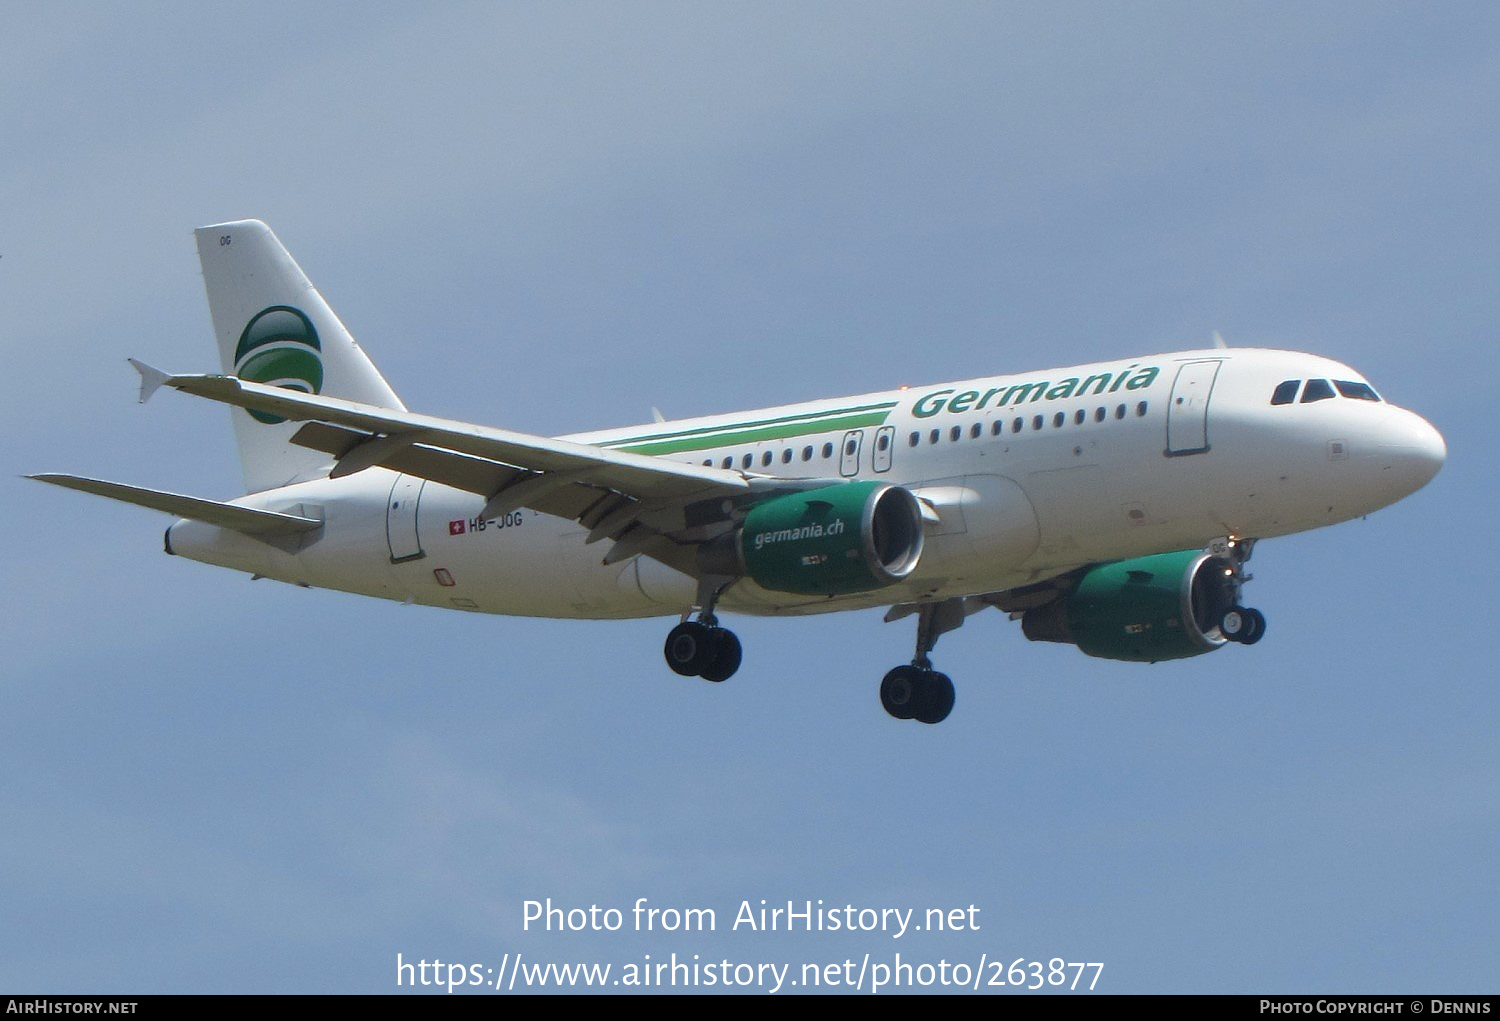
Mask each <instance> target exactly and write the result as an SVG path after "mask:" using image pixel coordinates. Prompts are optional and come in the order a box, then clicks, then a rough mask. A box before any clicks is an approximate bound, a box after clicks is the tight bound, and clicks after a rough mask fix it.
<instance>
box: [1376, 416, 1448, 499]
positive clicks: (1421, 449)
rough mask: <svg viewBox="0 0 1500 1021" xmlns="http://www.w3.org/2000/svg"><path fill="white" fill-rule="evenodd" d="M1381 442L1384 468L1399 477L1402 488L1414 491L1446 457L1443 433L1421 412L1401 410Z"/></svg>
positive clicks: (1433, 474) (1427, 481)
mask: <svg viewBox="0 0 1500 1021" xmlns="http://www.w3.org/2000/svg"><path fill="white" fill-rule="evenodd" d="M1393 425H1394V426H1395V428H1393V429H1392V430H1391V432H1390V433H1389V434H1388V435H1387V436H1386V437H1385V442H1384V443H1382V444H1381V448H1382V453H1383V454H1384V460H1385V461H1386V462H1387V471H1388V472H1390V473H1391V474H1392V475H1393V476H1395V477H1396V478H1398V479H1399V480H1400V485H1401V488H1402V489H1403V490H1404V491H1405V492H1407V493H1415V492H1416V491H1417V490H1419V489H1421V488H1422V487H1423V486H1425V485H1427V483H1429V482H1431V481H1432V479H1433V476H1435V475H1437V473H1438V470H1439V469H1440V468H1442V467H1443V462H1444V461H1446V460H1447V459H1448V445H1447V444H1446V443H1444V442H1443V434H1442V433H1440V432H1438V431H1437V430H1436V429H1435V428H1433V426H1432V423H1430V422H1428V421H1427V420H1426V419H1425V418H1422V417H1421V416H1420V415H1416V414H1413V413H1411V412H1409V411H1405V412H1402V414H1401V420H1400V421H1399V422H1397V423H1393Z"/></svg>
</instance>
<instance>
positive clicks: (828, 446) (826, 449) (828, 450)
mask: <svg viewBox="0 0 1500 1021" xmlns="http://www.w3.org/2000/svg"><path fill="white" fill-rule="evenodd" d="M832 456H833V444H832V443H825V444H823V460H825V461H826V460H828V459H829V458H830V457H832Z"/></svg>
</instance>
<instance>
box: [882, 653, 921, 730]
mask: <svg viewBox="0 0 1500 1021" xmlns="http://www.w3.org/2000/svg"><path fill="white" fill-rule="evenodd" d="M921 676H922V671H921V670H918V669H917V668H916V667H914V666H898V667H896V669H894V670H892V671H891V672H890V673H888V674H886V675H885V680H883V681H881V682H880V704H881V705H882V706H884V707H885V711H886V712H888V713H890V714H891V715H892V716H894V717H895V718H896V719H898V720H909V719H911V718H912V717H913V716H914V715H916V706H917V699H918V696H917V691H918V689H919V688H920V687H921Z"/></svg>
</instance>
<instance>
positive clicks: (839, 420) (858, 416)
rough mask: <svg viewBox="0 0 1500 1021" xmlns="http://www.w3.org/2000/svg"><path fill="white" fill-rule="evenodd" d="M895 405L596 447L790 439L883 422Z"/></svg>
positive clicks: (704, 446) (654, 449)
mask: <svg viewBox="0 0 1500 1021" xmlns="http://www.w3.org/2000/svg"><path fill="white" fill-rule="evenodd" d="M895 406H896V405H895V403H894V402H891V403H888V404H871V405H866V406H864V407H859V408H836V409H834V410H832V411H826V412H819V413H817V415H793V416H790V417H787V418H772V419H765V420H763V421H759V422H733V423H729V424H726V425H717V426H710V427H707V428H703V429H689V430H684V431H682V432H677V433H662V434H659V435H656V436H642V437H639V438H631V439H626V440H612V441H609V442H607V443H602V444H600V446H604V447H609V448H610V449H612V450H624V451H628V452H630V453H632V454H647V455H656V454H679V453H683V452H684V451H689V450H710V449H713V448H715V447H727V446H735V445H742V444H746V443H765V442H770V441H775V440H786V439H792V438H793V437H797V436H810V435H812V434H814V433H824V432H838V431H844V430H849V429H865V428H869V427H870V426H877V425H883V424H884V423H885V420H886V419H887V418H889V417H890V414H891V409H892V408H894V407H895ZM818 416H821V417H818Z"/></svg>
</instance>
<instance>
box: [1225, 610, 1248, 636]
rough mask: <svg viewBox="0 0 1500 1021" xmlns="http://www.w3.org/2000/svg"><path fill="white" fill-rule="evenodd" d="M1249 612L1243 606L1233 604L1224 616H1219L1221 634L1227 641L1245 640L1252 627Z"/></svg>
mask: <svg viewBox="0 0 1500 1021" xmlns="http://www.w3.org/2000/svg"><path fill="white" fill-rule="evenodd" d="M1249 613H1250V611H1249V610H1246V609H1245V608H1244V607H1243V606H1231V607H1230V608H1229V609H1227V610H1225V611H1224V616H1222V617H1220V618H1219V634H1221V635H1223V636H1224V639H1225V640H1226V641H1230V642H1243V641H1244V640H1245V634H1246V632H1247V631H1248V630H1249V628H1250V623H1249V619H1248V618H1249Z"/></svg>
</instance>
